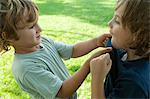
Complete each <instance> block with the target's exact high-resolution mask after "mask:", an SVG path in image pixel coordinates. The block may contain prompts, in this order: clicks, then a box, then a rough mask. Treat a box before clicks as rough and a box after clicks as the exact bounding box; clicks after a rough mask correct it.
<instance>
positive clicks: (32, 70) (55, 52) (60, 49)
mask: <svg viewBox="0 0 150 99" xmlns="http://www.w3.org/2000/svg"><path fill="white" fill-rule="evenodd" d="M40 46H41V49H39V50H38V51H35V52H32V53H28V54H16V53H15V57H14V62H13V65H12V71H13V74H14V77H15V79H16V81H17V83H18V84H19V86H20V87H21V88H22V89H23V90H24V91H26V92H28V93H29V94H30V96H31V98H33V99H60V98H56V94H57V93H58V91H59V89H60V88H61V85H62V83H63V81H64V80H66V79H67V78H68V77H69V76H70V75H69V73H68V70H67V68H66V66H65V64H64V63H63V61H62V59H61V58H63V59H69V58H71V55H72V49H73V46H72V45H66V44H63V43H58V42H54V41H52V40H51V39H46V38H42V40H41V45H40ZM76 98H77V95H76V93H75V94H74V95H73V96H72V97H68V98H67V99H76Z"/></svg>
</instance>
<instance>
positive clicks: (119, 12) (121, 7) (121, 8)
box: [115, 0, 126, 17]
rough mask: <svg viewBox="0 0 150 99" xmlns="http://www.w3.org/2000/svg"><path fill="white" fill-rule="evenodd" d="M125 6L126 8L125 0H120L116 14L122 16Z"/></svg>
mask: <svg viewBox="0 0 150 99" xmlns="http://www.w3.org/2000/svg"><path fill="white" fill-rule="evenodd" d="M125 8H126V2H125V0H118V2H117V5H116V8H115V14H117V15H119V16H120V17H122V16H123V14H124V11H125Z"/></svg>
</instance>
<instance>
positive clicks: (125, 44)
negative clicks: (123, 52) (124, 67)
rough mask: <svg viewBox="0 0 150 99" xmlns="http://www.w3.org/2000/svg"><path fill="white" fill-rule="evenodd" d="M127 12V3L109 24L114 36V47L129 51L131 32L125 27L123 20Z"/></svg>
mask: <svg viewBox="0 0 150 99" xmlns="http://www.w3.org/2000/svg"><path fill="white" fill-rule="evenodd" d="M124 10H125V3H124V4H123V5H121V6H120V7H119V8H118V9H117V10H116V11H115V14H114V17H113V18H112V20H111V21H110V22H109V27H110V33H111V35H112V45H113V47H115V48H123V49H128V48H129V43H130V41H131V37H132V36H131V32H130V30H129V29H128V28H127V27H126V28H125V27H123V25H122V21H121V18H122V16H123V13H124Z"/></svg>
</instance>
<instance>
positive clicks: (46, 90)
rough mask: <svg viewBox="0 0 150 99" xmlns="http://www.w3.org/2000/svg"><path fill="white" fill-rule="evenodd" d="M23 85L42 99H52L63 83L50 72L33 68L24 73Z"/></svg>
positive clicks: (38, 67) (37, 67)
mask: <svg viewBox="0 0 150 99" xmlns="http://www.w3.org/2000/svg"><path fill="white" fill-rule="evenodd" d="M23 83H24V85H25V86H26V87H27V88H28V89H29V90H32V91H33V92H37V93H38V94H40V95H41V96H43V97H44V99H53V98H55V97H56V95H57V93H58V91H59V89H60V88H61V86H62V83H63V81H61V80H60V79H59V78H58V77H57V76H55V75H54V74H53V73H51V72H50V71H47V70H45V69H44V68H41V67H40V66H35V67H32V68H31V69H30V70H29V71H28V72H26V73H25V76H24V78H23Z"/></svg>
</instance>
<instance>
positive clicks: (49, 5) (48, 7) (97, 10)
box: [37, 0, 114, 26]
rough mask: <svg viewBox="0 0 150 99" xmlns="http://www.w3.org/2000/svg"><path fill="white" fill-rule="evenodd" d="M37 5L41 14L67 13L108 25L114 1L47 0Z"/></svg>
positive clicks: (84, 19)
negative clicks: (70, 0)
mask: <svg viewBox="0 0 150 99" xmlns="http://www.w3.org/2000/svg"><path fill="white" fill-rule="evenodd" d="M38 1H41V0H38ZM37 5H38V7H39V9H40V15H41V16H42V15H65V16H71V17H75V18H78V19H81V20H83V21H84V22H86V23H91V24H94V25H101V26H106V25H107V22H108V21H109V20H110V19H111V17H112V15H113V8H114V1H113V0H107V2H106V0H74V2H71V3H65V2H63V0H61V1H58V0H45V2H43V3H37Z"/></svg>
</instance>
